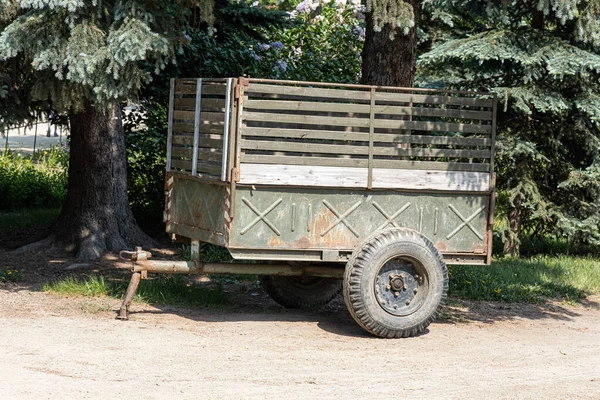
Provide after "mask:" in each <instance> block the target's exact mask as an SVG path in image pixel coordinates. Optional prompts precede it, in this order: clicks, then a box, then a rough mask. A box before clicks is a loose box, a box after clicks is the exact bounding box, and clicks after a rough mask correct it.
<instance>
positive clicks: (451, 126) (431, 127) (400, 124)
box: [375, 119, 492, 135]
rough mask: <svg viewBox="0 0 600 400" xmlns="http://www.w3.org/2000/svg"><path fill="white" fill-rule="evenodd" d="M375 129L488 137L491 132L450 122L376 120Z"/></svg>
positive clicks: (488, 128)
mask: <svg viewBox="0 0 600 400" xmlns="http://www.w3.org/2000/svg"><path fill="white" fill-rule="evenodd" d="M375 128H385V129H410V130H414V131H441V132H463V133H484V134H487V135H489V134H490V133H491V132H492V126H491V125H479V124H461V123H450V122H432V121H431V122H430V121H406V120H390V119H376V120H375Z"/></svg>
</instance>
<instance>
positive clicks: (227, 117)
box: [221, 78, 233, 182]
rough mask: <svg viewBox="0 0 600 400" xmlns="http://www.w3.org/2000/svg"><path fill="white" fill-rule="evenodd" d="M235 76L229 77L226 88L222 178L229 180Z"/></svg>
mask: <svg viewBox="0 0 600 400" xmlns="http://www.w3.org/2000/svg"><path fill="white" fill-rule="evenodd" d="M232 83H233V78H227V85H226V89H225V122H224V124H223V158H222V160H221V180H222V181H223V182H225V181H227V165H228V163H227V161H228V157H227V156H228V154H229V127H230V122H231V121H230V117H231V84H232Z"/></svg>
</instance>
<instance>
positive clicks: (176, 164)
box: [171, 160, 192, 171]
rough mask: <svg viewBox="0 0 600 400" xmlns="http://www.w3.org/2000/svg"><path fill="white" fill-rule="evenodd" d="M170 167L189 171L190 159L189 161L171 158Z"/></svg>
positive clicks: (190, 168)
mask: <svg viewBox="0 0 600 400" xmlns="http://www.w3.org/2000/svg"><path fill="white" fill-rule="evenodd" d="M171 167H173V168H179V169H183V170H186V171H191V170H192V161H190V160H172V161H171Z"/></svg>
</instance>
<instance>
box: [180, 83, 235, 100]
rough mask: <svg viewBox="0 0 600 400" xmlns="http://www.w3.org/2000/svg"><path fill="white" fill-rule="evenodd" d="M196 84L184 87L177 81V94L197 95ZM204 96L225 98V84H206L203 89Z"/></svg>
mask: <svg viewBox="0 0 600 400" xmlns="http://www.w3.org/2000/svg"><path fill="white" fill-rule="evenodd" d="M195 93H196V84H195V83H194V84H192V85H182V84H181V82H180V81H177V85H176V86H175V94H195ZM204 95H221V96H223V98H225V83H221V84H209V83H205V84H204V85H203V87H202V96H204Z"/></svg>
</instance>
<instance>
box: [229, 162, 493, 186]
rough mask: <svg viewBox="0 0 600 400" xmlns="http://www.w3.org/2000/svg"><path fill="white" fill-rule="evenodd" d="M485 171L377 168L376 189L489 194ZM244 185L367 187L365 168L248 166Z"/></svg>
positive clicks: (243, 170) (243, 173)
mask: <svg viewBox="0 0 600 400" xmlns="http://www.w3.org/2000/svg"><path fill="white" fill-rule="evenodd" d="M489 177H490V175H489V174H488V173H485V172H456V171H427V170H397V169H380V168H379V169H378V168H376V169H374V170H373V188H378V189H411V190H439V191H477V192H482V191H487V190H489ZM239 183H240V184H247V185H254V184H264V185H291V186H321V187H366V185H367V170H366V169H365V168H348V167H324V166H306V165H277V164H275V165H264V164H246V163H243V164H242V165H241V166H240V181H239Z"/></svg>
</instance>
